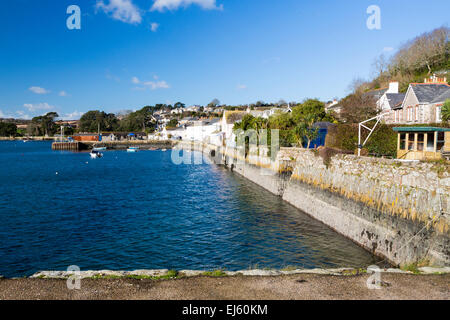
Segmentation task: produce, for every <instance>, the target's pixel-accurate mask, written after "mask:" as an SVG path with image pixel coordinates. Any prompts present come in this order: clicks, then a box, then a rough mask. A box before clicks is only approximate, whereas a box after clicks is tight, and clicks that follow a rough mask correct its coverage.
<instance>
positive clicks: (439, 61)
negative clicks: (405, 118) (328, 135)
mask: <svg viewBox="0 0 450 320" xmlns="http://www.w3.org/2000/svg"><path fill="white" fill-rule="evenodd" d="M449 35H450V28H448V27H441V28H438V29H435V30H433V31H430V32H426V33H424V34H422V35H420V36H418V37H416V38H414V39H412V40H410V41H408V42H406V43H405V44H403V45H402V46H401V47H400V49H399V50H398V51H397V52H396V53H395V54H394V55H393V56H392V57H391V58H390V59H387V58H386V57H385V56H384V55H381V56H379V57H378V58H377V59H376V60H375V62H374V63H373V66H374V68H375V70H376V74H377V75H376V77H375V78H374V79H373V80H371V81H369V82H365V83H363V84H362V85H361V86H363V89H364V90H365V91H369V90H374V89H379V88H384V87H387V86H388V85H389V82H390V81H398V82H399V83H400V91H401V92H406V90H407V89H408V85H409V84H410V83H413V82H419V83H421V82H423V80H424V78H427V77H429V76H430V75H432V74H436V75H437V76H441V77H447V80H448V81H449V84H450V42H449Z"/></svg>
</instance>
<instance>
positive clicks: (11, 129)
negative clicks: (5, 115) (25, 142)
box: [0, 122, 17, 137]
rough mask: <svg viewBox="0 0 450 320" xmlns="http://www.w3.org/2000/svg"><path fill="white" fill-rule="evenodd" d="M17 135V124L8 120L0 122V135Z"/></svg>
mask: <svg viewBox="0 0 450 320" xmlns="http://www.w3.org/2000/svg"><path fill="white" fill-rule="evenodd" d="M16 135H17V126H16V125H15V124H14V123H10V122H0V137H14V136H16Z"/></svg>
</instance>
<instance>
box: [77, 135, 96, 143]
mask: <svg viewBox="0 0 450 320" xmlns="http://www.w3.org/2000/svg"><path fill="white" fill-rule="evenodd" d="M72 138H73V140H75V141H78V142H83V141H99V135H98V134H94V133H85V134H76V135H74V136H73V137H72Z"/></svg>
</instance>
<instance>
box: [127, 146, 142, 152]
mask: <svg viewBox="0 0 450 320" xmlns="http://www.w3.org/2000/svg"><path fill="white" fill-rule="evenodd" d="M138 151H139V147H129V148H128V149H127V152H138Z"/></svg>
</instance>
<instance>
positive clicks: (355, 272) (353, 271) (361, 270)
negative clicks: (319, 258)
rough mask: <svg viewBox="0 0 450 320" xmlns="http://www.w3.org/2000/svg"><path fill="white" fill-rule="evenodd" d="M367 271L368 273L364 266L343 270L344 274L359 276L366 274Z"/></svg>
mask: <svg viewBox="0 0 450 320" xmlns="http://www.w3.org/2000/svg"><path fill="white" fill-rule="evenodd" d="M366 273H367V270H366V269H364V268H359V269H351V270H344V271H342V275H343V276H359V275H362V274H366Z"/></svg>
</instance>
